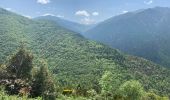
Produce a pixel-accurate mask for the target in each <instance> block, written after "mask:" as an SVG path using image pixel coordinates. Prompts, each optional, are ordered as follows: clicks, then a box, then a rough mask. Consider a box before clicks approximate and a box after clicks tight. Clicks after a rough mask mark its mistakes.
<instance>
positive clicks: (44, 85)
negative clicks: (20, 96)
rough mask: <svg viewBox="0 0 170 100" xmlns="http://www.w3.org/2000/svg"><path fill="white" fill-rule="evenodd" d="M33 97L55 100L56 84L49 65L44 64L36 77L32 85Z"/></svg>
mask: <svg viewBox="0 0 170 100" xmlns="http://www.w3.org/2000/svg"><path fill="white" fill-rule="evenodd" d="M32 96H33V97H37V96H42V97H43V99H44V100H55V99H56V92H55V83H54V79H53V77H52V75H51V73H50V72H49V70H48V67H47V64H45V63H44V62H42V65H41V67H40V70H39V71H38V72H37V74H36V75H35V76H34V80H33V84H32Z"/></svg>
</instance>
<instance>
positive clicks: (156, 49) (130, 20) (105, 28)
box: [85, 7, 170, 67]
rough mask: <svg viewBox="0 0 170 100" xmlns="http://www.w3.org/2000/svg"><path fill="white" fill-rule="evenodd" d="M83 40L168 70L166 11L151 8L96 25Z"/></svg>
mask: <svg viewBox="0 0 170 100" xmlns="http://www.w3.org/2000/svg"><path fill="white" fill-rule="evenodd" d="M85 36H86V37H88V38H90V39H93V40H97V41H99V42H102V43H104V44H107V45H109V46H111V47H113V48H117V49H119V50H121V51H123V52H126V53H128V54H132V55H136V56H140V57H144V58H146V59H148V60H151V61H154V62H155V63H158V64H161V65H163V66H167V67H169V66H170V46H169V43H170V39H169V38H170V8H166V7H155V8H149V9H144V10H138V11H135V12H129V13H126V14H122V15H119V16H116V17H113V18H110V19H108V20H106V21H104V22H102V23H99V24H98V25H97V26H96V27H95V28H92V29H90V30H88V31H87V32H86V33H85Z"/></svg>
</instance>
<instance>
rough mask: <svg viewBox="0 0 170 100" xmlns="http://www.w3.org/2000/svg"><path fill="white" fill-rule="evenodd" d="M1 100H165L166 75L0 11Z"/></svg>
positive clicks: (50, 25) (49, 25)
mask: <svg viewBox="0 0 170 100" xmlns="http://www.w3.org/2000/svg"><path fill="white" fill-rule="evenodd" d="M0 34H1V35H0V45H1V49H0V75H1V76H0V79H1V80H0V85H1V88H0V99H2V100H14V98H15V99H16V100H17V99H21V98H23V99H27V98H28V99H30V100H31V99H33V100H34V99H35V98H37V99H40V100H41V99H42V100H55V99H57V100H60V99H61V100H76V99H77V100H89V99H90V100H168V97H169V96H170V94H169V93H170V77H169V75H170V70H169V69H167V68H165V67H163V66H160V65H157V64H155V63H153V62H151V61H148V60H145V59H143V58H139V57H135V56H130V55H127V54H124V53H122V52H120V51H119V50H116V49H112V48H110V47H108V46H106V45H103V44H100V43H97V42H94V41H91V40H88V39H85V38H84V37H83V36H81V35H80V34H79V33H75V32H73V31H70V30H68V29H65V28H63V27H62V26H60V25H58V24H57V23H55V22H52V21H49V20H42V19H39V20H37V19H36V20H32V19H28V18H25V17H22V16H20V15H17V14H14V13H11V12H9V11H6V10H4V9H0Z"/></svg>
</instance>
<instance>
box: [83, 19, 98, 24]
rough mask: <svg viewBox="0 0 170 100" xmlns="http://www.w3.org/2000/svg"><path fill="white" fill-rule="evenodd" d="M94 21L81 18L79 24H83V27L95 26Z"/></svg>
mask: <svg viewBox="0 0 170 100" xmlns="http://www.w3.org/2000/svg"><path fill="white" fill-rule="evenodd" d="M95 23H96V22H95V20H93V19H90V18H83V19H81V24H85V25H90V24H95Z"/></svg>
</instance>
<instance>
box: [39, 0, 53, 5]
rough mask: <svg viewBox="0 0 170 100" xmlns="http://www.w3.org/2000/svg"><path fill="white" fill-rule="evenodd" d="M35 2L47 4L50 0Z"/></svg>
mask: <svg viewBox="0 0 170 100" xmlns="http://www.w3.org/2000/svg"><path fill="white" fill-rule="evenodd" d="M37 3H40V4H47V3H50V0H37Z"/></svg>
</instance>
